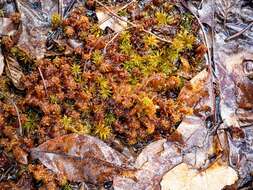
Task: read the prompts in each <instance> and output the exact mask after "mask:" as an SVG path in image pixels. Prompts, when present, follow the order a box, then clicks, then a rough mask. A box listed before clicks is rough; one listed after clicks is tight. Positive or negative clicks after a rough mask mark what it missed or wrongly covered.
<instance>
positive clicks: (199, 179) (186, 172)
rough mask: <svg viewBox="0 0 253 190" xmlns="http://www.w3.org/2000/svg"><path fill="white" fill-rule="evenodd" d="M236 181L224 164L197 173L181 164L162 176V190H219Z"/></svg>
mask: <svg viewBox="0 0 253 190" xmlns="http://www.w3.org/2000/svg"><path fill="white" fill-rule="evenodd" d="M237 179H238V176H237V173H236V171H235V170H234V169H232V168H231V167H229V166H227V164H225V163H219V162H216V163H214V164H213V165H212V166H211V167H209V168H208V169H207V170H205V171H202V172H199V171H198V170H196V169H194V168H191V166H189V165H187V164H185V163H182V164H180V165H178V166H176V167H175V168H173V169H172V170H170V171H169V172H168V173H167V174H165V175H164V177H163V180H162V182H161V189H162V190H191V189H194V190H206V189H208V190H221V189H222V188H223V187H225V186H226V185H232V184H234V183H235V182H236V181H237Z"/></svg>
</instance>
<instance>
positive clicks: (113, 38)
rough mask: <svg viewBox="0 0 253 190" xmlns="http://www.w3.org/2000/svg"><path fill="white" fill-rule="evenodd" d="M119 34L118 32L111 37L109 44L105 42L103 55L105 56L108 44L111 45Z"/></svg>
mask: <svg viewBox="0 0 253 190" xmlns="http://www.w3.org/2000/svg"><path fill="white" fill-rule="evenodd" d="M119 34H120V32H117V33H116V34H115V35H114V36H113V37H112V39H111V40H110V41H109V42H107V44H106V45H105V47H104V50H103V54H106V50H107V47H108V46H109V44H111V43H112V42H113V41H114V40H115V39H116V38H117V37H118V35H119Z"/></svg>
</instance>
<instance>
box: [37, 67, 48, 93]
mask: <svg viewBox="0 0 253 190" xmlns="http://www.w3.org/2000/svg"><path fill="white" fill-rule="evenodd" d="M38 71H39V73H40V77H41V79H42V83H43V85H44V89H45V93H46V96H48V93H47V85H46V81H45V79H44V76H43V74H42V72H41V69H40V67H39V66H38Z"/></svg>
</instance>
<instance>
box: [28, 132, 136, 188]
mask: <svg viewBox="0 0 253 190" xmlns="http://www.w3.org/2000/svg"><path fill="white" fill-rule="evenodd" d="M32 157H33V158H37V159H39V160H40V161H41V162H42V164H43V165H45V166H46V167H47V168H49V169H50V170H52V171H53V172H55V173H57V174H58V175H62V176H65V177H66V178H67V179H68V180H70V181H75V182H82V181H86V182H89V183H93V184H100V185H101V184H103V183H104V182H106V181H112V179H113V176H115V175H123V176H129V177H130V178H131V177H132V176H134V175H133V174H134V169H133V167H130V160H128V158H126V157H125V156H123V155H122V154H120V153H119V152H117V151H115V150H113V149H112V148H111V147H109V146H107V145H106V144H105V143H104V142H102V141H100V140H98V139H97V138H95V137H91V136H88V135H77V134H70V135H65V136H62V137H58V138H55V139H52V140H49V141H47V142H45V143H43V144H42V145H40V146H39V147H37V148H35V149H33V150H32ZM126 166H128V167H126Z"/></svg>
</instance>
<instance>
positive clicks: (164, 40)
mask: <svg viewBox="0 0 253 190" xmlns="http://www.w3.org/2000/svg"><path fill="white" fill-rule="evenodd" d="M95 1H96V2H97V3H98V4H99V5H100V6H102V7H104V8H105V10H107V11H108V12H109V13H110V14H111V15H112V16H114V17H116V18H117V19H119V20H121V21H123V22H126V23H127V24H129V25H130V26H132V27H135V28H140V29H141V30H142V31H143V32H146V33H148V34H150V35H152V36H154V37H156V38H157V39H158V40H160V41H162V42H166V43H171V41H170V40H167V39H163V38H161V37H159V36H157V35H156V34H154V33H152V32H150V31H148V30H146V29H144V28H143V27H140V26H139V25H136V24H134V23H132V22H130V21H128V20H125V19H123V18H121V17H120V16H118V15H117V14H115V13H114V12H113V11H112V10H111V9H109V8H108V7H106V6H105V5H104V4H103V3H101V2H100V1H98V0H95Z"/></svg>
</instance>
